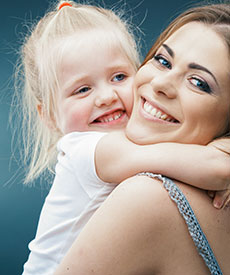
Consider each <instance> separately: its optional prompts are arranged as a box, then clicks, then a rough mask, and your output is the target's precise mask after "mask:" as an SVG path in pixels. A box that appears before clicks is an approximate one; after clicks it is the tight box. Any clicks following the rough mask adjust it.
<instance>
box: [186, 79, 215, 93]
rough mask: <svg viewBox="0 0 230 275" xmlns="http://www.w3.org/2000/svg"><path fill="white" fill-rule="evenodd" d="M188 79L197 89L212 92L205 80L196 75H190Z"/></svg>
mask: <svg viewBox="0 0 230 275" xmlns="http://www.w3.org/2000/svg"><path fill="white" fill-rule="evenodd" d="M189 81H190V82H191V83H192V85H194V86H196V87H197V88H198V89H199V90H201V91H203V92H206V93H208V94H211V93H212V90H211V88H210V87H209V85H208V83H207V82H206V81H204V80H201V79H199V78H197V77H191V78H189Z"/></svg>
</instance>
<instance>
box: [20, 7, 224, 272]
mask: <svg viewBox="0 0 230 275" xmlns="http://www.w3.org/2000/svg"><path fill="white" fill-rule="evenodd" d="M22 54H23V55H22V58H23V66H24V73H25V89H24V99H25V103H24V106H23V107H24V108H25V110H26V111H27V113H28V116H27V117H28V119H27V122H28V123H29V126H28V127H27V128H26V130H27V131H28V134H31V133H32V138H33V142H32V143H31V138H28V144H30V143H31V144H32V146H33V147H32V149H33V151H32V158H31V165H30V170H29V173H28V176H27V178H26V182H28V181H31V180H32V179H34V178H35V177H37V176H38V175H40V174H41V173H42V172H43V171H44V170H45V169H47V168H49V167H52V163H53V161H54V156H55V155H56V151H55V147H56V146H57V149H58V153H59V154H58V163H57V165H56V168H55V173H56V175H55V179H54V182H53V185H52V188H51V190H50V193H49V195H48V196H47V198H46V201H45V204H44V207H43V209H42V213H41V216H40V221H39V225H38V230H37V234H36V238H35V240H33V241H32V242H31V243H30V245H29V248H30V250H31V254H30V256H29V259H28V262H27V263H26V264H25V266H24V274H51V273H52V272H53V271H54V270H55V268H56V266H57V265H58V264H59V263H60V261H61V259H62V258H63V256H64V255H65V254H66V252H67V251H68V249H69V248H70V246H71V244H72V242H73V240H74V239H75V238H76V237H77V235H78V234H79V232H80V231H81V229H82V228H83V226H84V225H85V224H86V222H87V221H88V220H89V218H90V217H91V215H92V214H93V213H94V212H95V210H96V209H97V208H98V207H99V206H100V205H101V203H102V202H103V201H104V200H105V198H106V197H107V196H108V195H109V194H110V193H111V192H112V190H113V189H114V188H115V186H116V184H114V183H119V182H120V181H121V180H123V179H125V178H127V177H129V176H131V175H134V174H136V173H138V172H141V171H145V170H149V171H154V172H158V173H162V174H165V175H168V176H170V177H173V178H178V179H179V180H181V181H184V182H188V183H190V182H191V178H192V179H193V183H194V184H197V185H199V184H201V183H200V182H202V186H203V187H204V188H207V189H212V190H218V189H220V190H222V189H225V187H226V182H227V180H228V178H227V176H225V175H226V170H227V168H225V167H226V166H227V164H226V163H227V160H226V156H225V154H224V153H222V152H221V151H219V150H216V149H215V150H214V149H213V147H211V146H210V147H205V146H203V147H202V146H201V147H197V146H188V145H180V144H157V145H152V146H137V145H135V144H133V143H130V142H129V141H128V140H125V143H124V146H122V147H121V148H122V152H125V150H126V148H127V150H128V152H130V151H129V150H130V149H131V151H132V155H131V154H129V155H127V154H124V156H126V158H123V159H119V160H118V161H117V163H116V165H117V167H119V170H118V169H117V168H116V170H114V169H111V173H109V176H111V178H110V179H109V178H105V177H104V176H103V169H101V168H98V169H99V170H98V173H99V176H100V178H101V179H99V178H98V176H97V173H96V171H95V168H94V151H95V147H96V144H97V142H98V141H99V140H100V139H101V138H102V137H103V136H105V135H106V134H105V133H104V132H109V131H111V130H115V129H116V130H119V129H124V127H125V126H126V123H127V121H128V118H129V116H130V113H131V107H132V82H133V78H134V75H135V72H136V70H137V67H138V64H139V59H138V53H137V50H136V44H135V41H134V38H133V35H132V34H131V32H130V30H129V31H128V25H127V24H126V23H124V22H123V21H122V20H121V19H120V18H119V17H118V16H116V15H115V14H114V13H113V12H111V11H109V10H105V9H102V8H96V7H94V6H88V5H79V4H75V3H74V2H64V3H62V2H61V3H59V5H58V9H57V10H53V11H51V12H49V13H48V14H47V15H45V17H44V18H42V19H41V20H40V21H39V22H38V24H37V25H36V27H35V28H34V30H33V31H32V33H31V35H30V36H28V38H27V39H26V41H25V44H24V46H23V48H22ZM23 115H24V113H23ZM157 115H158V116H159V117H161V118H162V119H164V120H168V121H171V120H172V118H171V117H169V116H165V115H164V114H162V113H158V114H157ZM118 135H122V134H121V133H118ZM30 137H31V136H30ZM30 146H31V145H30ZM27 148H28V147H27ZM121 148H120V149H121ZM118 149H119V148H118ZM123 149H124V151H123ZM107 150H108V155H109V154H110V148H108V149H107ZM169 150H171V153H170V154H169ZM185 150H186V157H184V152H185ZM26 152H28V153H29V152H30V150H29V149H28V150H27V151H26ZM175 152H176V155H175ZM180 154H181V159H180V158H179V156H180ZM99 156H100V154H99ZM96 157H97V158H98V155H97V156H96ZM99 158H100V157H99ZM213 159H215V161H213ZM175 160H177V165H176V166H173V165H174V163H175ZM97 162H98V163H100V160H99V159H98V160H97ZM124 162H125V164H123V163H124ZM191 162H194V165H193V167H192V169H194V170H193V172H196V173H193V172H192V171H191V170H192V169H191V168H190V169H187V170H186V164H190V163H191ZM198 162H199V164H197V163H198ZM103 163H104V161H103ZM207 163H208V168H206V165H207ZM113 165H114V164H113ZM169 165H170V168H168V167H169ZM180 165H181V167H183V171H180V170H178V169H174V168H175V167H180ZM218 165H222V166H223V170H221V169H219V166H218ZM114 167H115V166H114ZM127 167H128V169H127ZM165 167H167V169H165ZM204 167H205V172H204V171H203V170H204ZM105 168H106V169H105V171H108V170H107V167H105ZM123 168H124V169H123ZM127 171H128V172H127ZM193 174H194V175H193ZM105 179H106V180H108V181H109V182H110V183H108V182H104V181H102V180H105ZM201 179H202V180H201ZM213 179H215V181H214V182H215V184H216V185H213V184H212V182H213ZM202 186H200V187H202Z"/></svg>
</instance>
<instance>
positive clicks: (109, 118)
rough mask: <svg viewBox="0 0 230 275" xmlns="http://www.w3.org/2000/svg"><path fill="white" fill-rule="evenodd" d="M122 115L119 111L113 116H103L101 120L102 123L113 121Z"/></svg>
mask: <svg viewBox="0 0 230 275" xmlns="http://www.w3.org/2000/svg"><path fill="white" fill-rule="evenodd" d="M121 116H122V113H119V114H116V115H114V116H111V117H107V118H101V119H100V122H102V123H106V122H111V121H113V120H117V119H119V118H120V117H121Z"/></svg>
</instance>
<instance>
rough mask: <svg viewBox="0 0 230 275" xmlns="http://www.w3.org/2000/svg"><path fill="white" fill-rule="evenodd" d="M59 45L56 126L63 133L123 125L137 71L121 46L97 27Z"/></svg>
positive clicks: (100, 129)
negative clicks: (60, 55) (60, 58)
mask: <svg viewBox="0 0 230 275" xmlns="http://www.w3.org/2000/svg"><path fill="white" fill-rule="evenodd" d="M79 35H80V39H79ZM60 46H61V47H62V51H63V60H62V62H61V66H60V70H59V74H58V76H59V79H58V80H59V85H60V91H59V93H58V95H57V108H58V117H57V127H58V128H59V129H60V130H61V132H62V133H63V134H67V133H70V132H73V131H110V130H115V129H121V128H124V127H125V126H126V124H127V122H128V119H129V116H130V113H131V109H132V103H133V99H132V85H133V80H134V75H135V73H136V71H135V69H134V67H133V65H132V64H131V63H130V61H129V60H128V58H127V57H126V56H125V54H124V53H123V52H122V50H121V49H120V48H119V47H118V45H117V44H116V43H115V42H110V41H109V38H108V36H107V35H106V34H105V33H103V32H102V31H99V30H98V31H96V30H94V31H93V32H82V33H81V34H79V33H78V34H77V35H74V36H72V37H69V38H68V39H67V40H66V41H65V42H64V46H63V41H61V42H60ZM60 46H58V47H60Z"/></svg>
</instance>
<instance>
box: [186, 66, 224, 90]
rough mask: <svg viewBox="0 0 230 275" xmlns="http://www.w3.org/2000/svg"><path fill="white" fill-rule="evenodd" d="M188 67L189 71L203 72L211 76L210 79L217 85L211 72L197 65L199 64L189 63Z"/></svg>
mask: <svg viewBox="0 0 230 275" xmlns="http://www.w3.org/2000/svg"><path fill="white" fill-rule="evenodd" d="M188 67H189V68H190V69H196V70H201V71H204V72H206V73H208V74H210V75H211V76H212V78H213V79H214V80H215V82H216V84H217V85H218V82H217V80H216V77H215V76H214V74H213V73H212V72H210V71H209V70H208V69H207V68H205V67H203V66H201V65H199V64H196V63H190V64H189V65H188ZM218 86H219V85H218Z"/></svg>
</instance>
